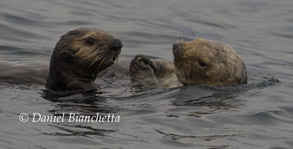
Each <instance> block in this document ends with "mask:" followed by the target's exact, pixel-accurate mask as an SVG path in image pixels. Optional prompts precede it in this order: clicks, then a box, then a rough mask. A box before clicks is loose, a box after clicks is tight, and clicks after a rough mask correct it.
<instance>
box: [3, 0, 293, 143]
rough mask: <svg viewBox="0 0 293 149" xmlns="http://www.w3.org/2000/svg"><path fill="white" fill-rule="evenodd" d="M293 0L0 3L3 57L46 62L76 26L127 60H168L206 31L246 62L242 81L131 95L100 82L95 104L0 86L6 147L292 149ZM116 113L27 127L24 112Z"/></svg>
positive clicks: (123, 83) (38, 88) (121, 82)
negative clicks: (99, 34) (107, 118)
mask: <svg viewBox="0 0 293 149" xmlns="http://www.w3.org/2000/svg"><path fill="white" fill-rule="evenodd" d="M292 13H293V1H292V0H282V1H273V0H253V1H252V0H217V1H214V0H205V1H197V0H180V1H176V0H168V1H167V0H148V1H134V0H120V1H114V0H107V1H102V0H101V1H96V0H88V1H86V2H84V1H79V0H63V1H59V0H22V1H18V0H9V1H8V0H7V1H0V19H1V22H0V60H3V61H10V62H13V61H49V58H50V55H51V53H52V50H53V49H54V46H55V43H56V42H57V40H58V39H59V37H60V36H61V35H62V34H64V33H66V32H67V31H69V30H72V29H75V28H79V27H93V28H98V29H103V30H105V31H108V32H110V33H111V34H113V35H114V36H115V37H117V38H120V39H121V40H122V42H123V45H124V47H123V49H122V53H121V56H120V59H121V60H131V59H132V58H133V57H134V56H135V55H136V54H146V55H152V56H157V57H161V58H164V59H167V60H172V59H173V56H172V51H171V46H172V43H174V42H175V41H176V40H178V39H183V40H185V41H188V40H192V39H194V38H195V37H204V38H208V39H212V40H217V41H220V42H224V43H226V44H228V45H230V46H231V47H233V48H234V49H235V51H236V52H237V53H239V55H240V56H241V57H242V59H243V60H244V62H245V63H246V66H247V69H248V72H249V75H248V76H249V82H248V85H246V86H239V87H228V88H211V87H204V86H189V87H181V88H173V89H155V90H148V91H143V92H135V91H133V90H132V89H131V88H130V87H129V86H128V85H127V84H129V81H127V80H125V79H122V78H120V79H119V78H117V79H116V81H113V80H112V81H111V80H107V79H105V80H102V82H104V83H105V82H106V84H104V85H102V89H101V91H100V94H98V95H97V96H95V97H87V98H88V99H92V100H89V101H78V99H80V98H83V97H80V96H76V97H70V98H74V99H77V100H75V101H72V100H69V101H50V100H46V99H44V98H43V91H42V90H43V89H44V87H43V85H32V86H27V85H13V84H6V83H0V100H1V104H0V119H1V121H0V148H5V149H6V148H7V149H10V148H36V149H39V148H125V149H128V148H146V149H148V148H221V149H222V148H231V149H234V148H243V149H247V148H288V149H289V148H293V141H292V138H293V117H292V115H293V104H292V100H293V99H292V97H293V93H292V89H293V81H292V79H293V77H292V76H293V71H292V68H293V61H292V59H293V49H292V46H293V45H292V40H293V16H292ZM23 112H25V113H28V114H29V115H30V116H32V115H31V114H32V113H33V112H38V113H42V114H44V115H54V114H60V113H63V112H65V113H70V112H74V113H81V114H94V113H114V114H116V115H120V116H121V119H120V122H119V123H66V122H64V123H32V122H27V123H22V122H20V121H19V119H18V116H19V114H20V113H23Z"/></svg>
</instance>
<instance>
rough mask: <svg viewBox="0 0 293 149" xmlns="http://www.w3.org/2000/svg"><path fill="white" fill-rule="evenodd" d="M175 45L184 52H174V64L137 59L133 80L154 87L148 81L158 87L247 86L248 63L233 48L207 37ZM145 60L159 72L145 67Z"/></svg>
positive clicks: (139, 57)
mask: <svg viewBox="0 0 293 149" xmlns="http://www.w3.org/2000/svg"><path fill="white" fill-rule="evenodd" d="M175 44H177V47H180V49H178V50H177V51H176V50H175V51H176V52H174V62H167V61H165V62H164V60H155V59H149V58H148V57H146V56H143V55H138V56H136V57H135V58H134V59H133V60H132V63H131V65H130V75H131V77H132V80H133V81H136V82H139V83H140V84H142V85H145V84H147V85H148V86H151V84H148V83H145V82H157V83H156V84H155V86H156V87H157V86H160V87H176V86H181V85H182V84H183V85H210V86H234V85H239V84H245V83H247V72H246V67H245V64H244V62H243V61H242V60H241V58H240V56H239V55H238V54H237V53H236V52H235V51H234V50H233V49H232V48H231V47H229V46H227V45H225V44H222V43H218V42H214V41H211V40H206V39H203V38H197V39H195V40H193V41H190V42H181V41H176V43H175ZM175 44H174V45H175ZM173 50H174V46H173ZM144 61H150V62H148V63H151V64H152V65H153V66H155V69H154V68H153V67H147V66H143V65H147V64H148V63H144ZM200 62H201V63H203V62H204V64H205V65H206V67H202V66H200V65H199V63H200ZM158 66H159V67H158ZM142 67H144V68H148V69H141V68H142ZM150 69H152V70H150ZM152 71H153V73H150V72H152ZM146 72H147V73H146ZM154 80H155V81H154ZM178 82H180V83H178Z"/></svg>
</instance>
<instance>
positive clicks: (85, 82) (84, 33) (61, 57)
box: [46, 28, 122, 92]
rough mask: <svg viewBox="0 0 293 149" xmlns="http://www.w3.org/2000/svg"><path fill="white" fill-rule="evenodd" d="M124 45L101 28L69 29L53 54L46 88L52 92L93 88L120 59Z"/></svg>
mask: <svg viewBox="0 0 293 149" xmlns="http://www.w3.org/2000/svg"><path fill="white" fill-rule="evenodd" d="M121 48H122V43H121V41H120V40H119V39H117V38H115V37H114V36H112V35H111V34H109V33H107V32H105V31H102V30H97V29H87V28H80V29H76V30H72V31H70V32H68V33H67V34H65V35H63V36H62V37H61V39H60V40H59V41H58V42H57V44H56V47H55V49H54V51H53V54H52V56H51V61H50V67H49V75H48V79H47V82H46V88H47V89H48V90H49V91H51V92H68V91H83V90H91V89H94V88H95V84H94V83H93V82H94V80H95V79H96V77H97V75H98V74H99V73H100V72H101V71H103V70H105V69H106V68H108V67H109V66H111V65H112V64H113V63H114V61H115V60H117V58H118V55H119V53H120V52H121Z"/></svg>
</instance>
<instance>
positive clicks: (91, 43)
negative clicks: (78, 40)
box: [85, 37, 96, 46]
mask: <svg viewBox="0 0 293 149" xmlns="http://www.w3.org/2000/svg"><path fill="white" fill-rule="evenodd" d="M85 42H86V43H87V44H88V45H90V46H91V45H93V44H95V42H96V40H95V39H94V38H92V37H89V38H88V39H86V41H85Z"/></svg>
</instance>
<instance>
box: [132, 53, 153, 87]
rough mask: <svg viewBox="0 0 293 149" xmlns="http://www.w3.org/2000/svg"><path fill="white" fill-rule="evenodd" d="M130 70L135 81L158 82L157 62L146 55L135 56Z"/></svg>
mask: <svg viewBox="0 0 293 149" xmlns="http://www.w3.org/2000/svg"><path fill="white" fill-rule="evenodd" d="M129 72H130V76H131V79H132V80H133V81H137V82H145V83H147V84H154V83H155V84H156V83H157V78H156V75H155V72H156V64H155V63H154V62H153V61H152V60H151V59H150V58H148V57H146V56H144V55H137V56H135V58H134V59H133V60H132V61H131V64H130V66H129ZM145 83H144V84H145Z"/></svg>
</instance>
